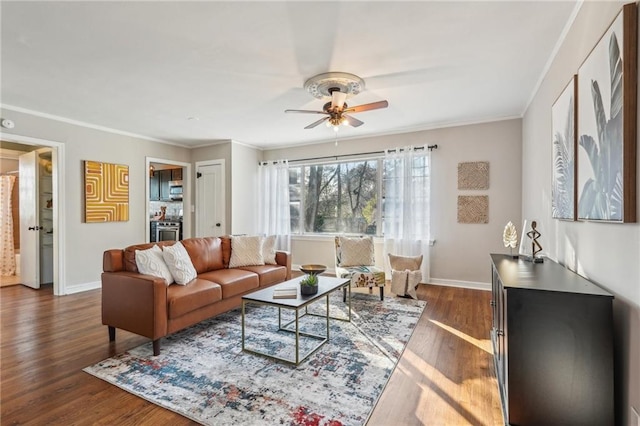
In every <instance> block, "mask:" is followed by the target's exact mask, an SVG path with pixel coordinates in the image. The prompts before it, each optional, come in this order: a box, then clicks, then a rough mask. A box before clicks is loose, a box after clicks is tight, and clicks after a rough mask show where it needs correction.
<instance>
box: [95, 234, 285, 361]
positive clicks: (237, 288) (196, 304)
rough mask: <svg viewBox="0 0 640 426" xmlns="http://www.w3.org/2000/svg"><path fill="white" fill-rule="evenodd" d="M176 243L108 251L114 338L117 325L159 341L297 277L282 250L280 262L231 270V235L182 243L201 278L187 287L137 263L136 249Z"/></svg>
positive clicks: (105, 309) (106, 280)
mask: <svg viewBox="0 0 640 426" xmlns="http://www.w3.org/2000/svg"><path fill="white" fill-rule="evenodd" d="M154 244H157V245H159V246H160V247H163V246H167V245H172V244H175V241H162V242H158V243H149V244H138V245H133V246H129V247H127V248H125V249H124V250H121V249H116V250H107V251H105V252H104V256H103V266H102V268H103V271H104V272H103V273H102V323H103V324H104V325H107V326H108V327H109V340H110V341H114V340H115V337H116V328H120V329H122V330H127V331H130V332H132V333H136V334H139V335H141V336H145V337H148V338H149V339H151V340H153V354H154V355H159V354H160V339H161V338H162V337H164V336H167V335H169V334H171V333H174V332H176V331H178V330H181V329H183V328H185V327H188V326H191V325H194V324H197V323H198V322H200V321H202V320H205V319H207V318H210V317H213V316H215V315H218V314H221V313H223V312H226V311H229V310H231V309H234V308H236V307H239V306H240V305H241V303H242V296H243V295H245V294H247V293H250V292H252V291H254V290H256V289H258V288H264V287H268V286H271V285H274V284H277V283H280V282H283V281H286V280H289V279H291V254H290V253H287V252H282V251H278V252H276V263H277V265H261V266H243V267H238V268H229V259H230V257H231V238H230V237H220V238H218V237H207V238H189V239H186V240H183V241H182V244H183V245H184V247H185V249H186V250H187V253H188V254H189V257H190V258H191V261H192V263H193V266H194V267H195V269H196V272H197V273H198V276H197V278H195V279H194V280H192V281H190V282H188V283H187V284H186V285H178V284H171V285H169V286H167V284H166V282H165V281H164V279H162V278H158V277H154V276H152V275H143V274H140V273H139V272H138V268H137V266H136V260H135V253H136V250H145V249H148V248H151V247H152V246H153V245H154Z"/></svg>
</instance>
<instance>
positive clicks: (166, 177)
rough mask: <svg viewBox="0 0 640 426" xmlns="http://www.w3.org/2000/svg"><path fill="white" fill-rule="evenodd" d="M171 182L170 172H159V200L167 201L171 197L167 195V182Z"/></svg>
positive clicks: (168, 170)
mask: <svg viewBox="0 0 640 426" xmlns="http://www.w3.org/2000/svg"><path fill="white" fill-rule="evenodd" d="M170 180H171V170H170V169H167V170H160V200H161V201H169V200H171V195H170V194H169V181H170Z"/></svg>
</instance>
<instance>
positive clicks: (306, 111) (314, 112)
mask: <svg viewBox="0 0 640 426" xmlns="http://www.w3.org/2000/svg"><path fill="white" fill-rule="evenodd" d="M284 112H302V113H305V114H328V113H327V112H324V111H313V110H309V109H285V110H284Z"/></svg>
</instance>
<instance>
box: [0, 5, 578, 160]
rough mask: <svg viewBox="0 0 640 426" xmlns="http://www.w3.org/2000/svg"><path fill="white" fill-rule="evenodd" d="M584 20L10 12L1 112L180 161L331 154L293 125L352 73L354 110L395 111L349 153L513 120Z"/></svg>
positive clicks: (327, 132)
mask: <svg viewBox="0 0 640 426" xmlns="http://www.w3.org/2000/svg"><path fill="white" fill-rule="evenodd" d="M576 4H577V1H575V0H574V1H544V2H542V1H531V2H525V1H508V2H506V1H505V2H484V1H457V2H429V1H422V2H398V1H386V2H372V1H357V2H347V1H338V2H324V1H304V2H288V1H287V2H265V1H261V2H237V1H236V2H230V1H227V2H222V1H218V2H189V3H185V2H178V1H174V2H128V3H127V2H93V1H84V2H58V1H49V2H8V1H4V0H3V1H2V3H1V4H0V7H1V19H2V22H1V24H2V28H1V31H2V33H1V36H2V51H1V54H2V57H1V71H2V74H1V83H2V91H1V98H0V101H1V102H2V106H3V107H5V108H8V109H16V110H28V111H32V112H33V111H36V112H39V113H44V114H49V115H53V116H58V117H64V118H65V119H68V120H74V121H79V122H83V123H88V124H91V125H96V126H102V127H107V128H110V129H114V130H117V131H120V132H125V133H132V134H136V135H142V136H145V137H147V138H152V139H158V140H162V141H168V142H172V143H177V144H180V145H184V146H201V145H207V144H210V143H212V142H214V141H216V140H223V139H233V140H236V141H239V142H243V143H247V144H250V145H254V146H257V147H262V148H269V147H276V146H286V145H294V144H297V143H310V142H315V141H326V140H333V138H334V133H333V130H332V129H331V128H327V127H326V126H318V127H316V128H314V129H310V130H305V129H304V126H306V125H307V124H310V123H311V122H313V121H315V120H317V119H318V116H316V115H313V114H309V115H307V114H285V113H284V110H285V109H313V110H320V109H322V105H323V103H324V102H323V101H322V100H319V99H316V98H314V97H312V96H311V95H310V94H309V93H307V92H306V91H305V90H304V89H303V84H304V82H305V80H306V79H307V78H309V77H311V76H313V75H316V74H319V73H324V72H328V71H342V72H349V73H353V74H356V75H358V76H360V77H362V78H363V79H364V80H365V84H366V88H365V90H364V91H363V92H362V93H360V94H359V95H357V96H355V97H353V98H351V99H350V100H349V101H348V102H349V105H351V106H355V105H360V104H364V103H369V102H375V101H379V100H383V99H386V100H388V101H389V107H388V108H387V109H381V110H375V111H367V112H362V113H358V114H357V115H355V117H357V118H358V119H360V120H362V121H364V122H365V124H364V125H363V126H361V127H359V128H347V127H343V128H341V129H340V131H339V137H340V138H353V137H360V136H366V135H379V134H389V133H399V132H406V131H412V130H420V129H426V128H434V127H441V126H448V125H456V124H465V123H472V122H482V121H491V120H498V119H502V118H510V117H519V116H521V115H522V113H523V112H524V109H525V108H526V106H527V103H528V102H529V100H530V98H531V96H532V94H533V92H534V90H535V89H536V85H537V84H538V81H539V79H540V78H541V76H542V73H543V71H544V69H545V66H546V64H547V63H548V61H549V59H550V57H551V55H552V52H554V48H555V46H556V44H557V43H558V40H559V39H560V37H561V34H562V32H563V29H564V27H565V26H566V24H567V22H569V20H570V17H571V16H572V13H573V12H574V8H576ZM194 117H195V119H193V118H194ZM190 118H192V119H190ZM17 126H19V123H17ZM18 129H19V127H17V128H16V130H18Z"/></svg>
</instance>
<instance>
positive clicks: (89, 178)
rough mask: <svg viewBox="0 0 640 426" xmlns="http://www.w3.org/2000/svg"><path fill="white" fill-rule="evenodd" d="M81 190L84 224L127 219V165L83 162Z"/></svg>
mask: <svg viewBox="0 0 640 426" xmlns="http://www.w3.org/2000/svg"><path fill="white" fill-rule="evenodd" d="M84 191H85V204H84V206H85V210H84V213H85V215H84V217H85V222H87V223H97V222H126V221H128V220H129V166H124V165H120V164H110V163H100V162H98V161H85V162H84Z"/></svg>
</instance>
